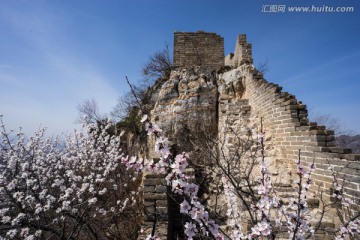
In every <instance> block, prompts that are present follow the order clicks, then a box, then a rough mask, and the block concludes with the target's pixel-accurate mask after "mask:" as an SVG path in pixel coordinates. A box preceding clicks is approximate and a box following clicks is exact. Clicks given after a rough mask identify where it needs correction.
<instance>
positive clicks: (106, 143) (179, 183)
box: [0, 115, 360, 240]
mask: <svg viewBox="0 0 360 240" xmlns="http://www.w3.org/2000/svg"><path fill="white" fill-rule="evenodd" d="M141 121H142V122H144V123H145V129H146V131H147V132H148V135H149V136H153V137H155V139H156V143H155V151H156V152H157V153H159V154H160V160H159V161H158V162H154V161H153V160H151V159H143V158H138V157H135V156H132V157H129V156H124V155H123V154H121V149H120V139H119V137H116V136H111V135H109V133H108V130H109V128H110V127H111V124H110V123H108V124H107V125H105V126H103V127H102V125H101V126H100V127H99V128H98V127H95V126H88V128H87V129H88V132H87V135H84V134H82V133H76V134H75V135H74V136H72V137H71V136H69V137H68V138H67V139H66V141H65V142H64V143H62V142H61V141H60V140H59V139H55V140H54V141H51V140H46V139H44V137H43V135H44V130H40V131H38V132H37V133H36V134H35V136H34V137H31V138H29V139H26V138H25V137H24V134H23V133H22V132H21V131H20V132H19V133H17V134H14V133H13V131H10V133H9V132H7V131H6V129H5V126H4V125H3V124H2V129H3V131H2V133H1V134H2V135H1V136H2V142H1V152H0V153H1V154H0V168H1V175H0V197H1V200H2V201H1V205H0V217H1V225H0V236H1V237H3V238H10V239H11V238H14V239H36V238H41V239H42V238H46V239H48V238H55V239H65V238H66V239H103V238H111V239H135V238H136V237H137V232H138V230H139V224H140V222H141V221H140V217H141V214H140V210H141V203H140V201H139V200H140V197H141V196H140V194H139V191H138V187H139V176H141V173H142V172H144V171H146V172H152V173H161V174H166V181H167V184H168V186H170V187H171V190H172V192H173V193H176V194H178V195H180V196H182V199H183V200H182V202H179V205H180V212H181V213H182V214H184V215H185V216H186V222H185V223H184V229H185V230H184V233H185V235H186V236H187V238H188V239H190V240H191V239H194V238H198V237H199V238H201V239H217V240H220V239H263V238H267V239H275V238H277V237H278V236H277V235H278V233H279V232H280V229H281V228H283V227H285V228H286V229H287V232H288V236H289V239H293V240H295V239H306V238H310V237H311V235H312V234H313V233H314V232H316V231H317V230H319V229H320V226H321V219H320V222H319V225H315V226H312V225H310V219H309V218H310V215H309V210H308V206H307V195H308V189H309V186H310V184H311V173H312V171H313V170H314V165H313V164H310V165H309V166H303V164H302V163H301V161H300V157H299V159H297V160H296V166H297V170H296V173H297V180H296V182H295V183H296V185H297V187H296V193H295V196H294V198H292V199H291V200H290V201H289V202H288V203H286V204H285V203H282V202H281V201H280V200H279V198H278V197H277V193H276V191H275V190H274V188H273V183H272V179H271V175H270V172H269V164H268V163H267V161H266V158H265V154H264V152H265V148H264V138H265V135H264V134H265V133H263V132H262V131H261V133H260V134H259V135H258V143H257V144H258V147H259V149H258V150H259V151H260V157H258V158H256V157H255V158H253V159H254V161H253V163H252V164H251V165H249V166H250V170H251V171H250V172H249V169H248V170H247V171H245V173H248V174H249V175H247V176H248V178H242V177H241V175H239V174H240V172H239V171H238V170H239V169H240V170H242V169H243V168H234V169H233V168H231V165H230V164H239V163H237V162H236V161H237V160H238V157H239V156H241V155H238V156H237V157H234V158H232V159H231V161H224V160H219V158H218V159H215V164H216V165H217V168H218V169H220V172H221V173H222V174H221V175H222V176H221V182H222V187H223V189H224V193H225V196H226V200H227V202H228V209H227V214H226V215H227V220H228V221H227V223H228V229H222V228H220V226H219V224H218V223H216V221H215V220H214V219H212V216H216V215H213V214H212V210H211V209H210V208H209V206H207V205H206V204H204V203H203V202H202V201H201V199H200V198H199V194H198V193H199V186H198V185H197V184H195V183H191V182H190V181H189V177H188V176H186V174H185V169H186V168H187V167H188V166H189V162H188V158H189V156H188V154H186V153H180V154H174V153H173V152H172V151H171V148H170V146H169V145H170V143H169V140H168V139H167V138H166V137H165V136H163V135H162V130H161V129H160V128H159V126H157V125H156V124H154V123H151V122H150V121H149V119H148V118H147V116H146V115H145V116H144V117H143V118H142V120H141ZM1 123H2V120H1ZM249 146H250V147H251V146H252V144H250V145H249ZM220 149H221V148H220ZM239 149H240V148H239ZM209 152H211V151H209ZM220 154H223V156H225V155H226V154H224V152H221V151H220ZM216 156H217V157H218V156H219V154H216ZM250 156H251V155H250ZM299 156H300V152H299ZM210 159H211V158H210ZM120 162H121V163H122V164H124V165H123V166H122V165H120V164H119V163H120ZM255 165H258V166H259V176H260V177H257V178H255V179H253V178H252V174H251V172H252V168H251V166H252V167H254V166H255ZM125 168H126V170H128V171H126V172H125ZM234 170H235V171H234ZM333 176H334V188H333V189H334V195H333V197H334V198H335V204H337V203H340V204H341V205H342V206H343V207H344V208H347V209H349V211H348V215H347V216H346V218H344V219H343V225H342V226H341V227H340V228H339V229H336V230H333V233H334V234H336V239H345V238H346V237H351V238H352V237H356V236H358V234H359V232H360V230H359V224H360V221H359V212H354V211H352V209H351V208H349V207H350V206H351V204H352V202H351V200H349V199H346V198H345V197H344V196H343V195H342V186H341V184H340V181H338V180H337V177H336V174H335V173H334V175H333ZM332 204H333V203H330V205H332ZM330 205H324V204H323V212H325V211H326V210H325V209H326V207H327V206H330ZM243 209H245V211H244V210H243ZM244 219H247V220H250V229H249V230H246V229H244V228H243V225H244V224H243V221H242V220H244ZM248 222H249V221H248ZM131 224H132V226H129V225H131ZM153 232H154V231H153ZM147 239H149V240H150V239H158V238H156V236H153V234H151V235H149V236H148V237H147Z"/></svg>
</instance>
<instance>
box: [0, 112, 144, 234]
mask: <svg viewBox="0 0 360 240" xmlns="http://www.w3.org/2000/svg"><path fill="white" fill-rule="evenodd" d="M110 126H111V123H110V122H108V123H107V124H106V126H103V127H101V126H100V127H99V128H98V127H96V126H93V125H86V126H85V129H87V133H85V134H84V133H81V132H75V134H74V135H69V136H67V137H66V139H65V141H62V140H60V139H59V138H56V139H54V140H51V139H45V137H44V133H45V130H44V129H41V130H39V131H37V132H36V133H35V136H33V137H30V138H26V137H25V135H24V133H23V132H22V131H21V129H20V131H19V132H18V133H15V132H14V131H10V132H8V131H7V130H6V128H5V126H4V124H3V121H2V119H1V128H2V132H1V145H0V147H1V149H0V171H1V173H0V199H1V200H0V221H1V223H0V238H6V239H104V238H111V239H136V236H137V232H138V231H139V229H140V224H141V211H142V204H141V201H140V199H141V198H140V197H141V196H140V194H139V191H138V187H139V185H140V180H139V175H138V173H136V172H133V171H126V170H125V167H124V166H122V165H121V164H120V163H119V161H118V159H119V158H120V157H121V156H122V151H121V149H120V137H119V136H110V135H109V134H108V129H109V128H110Z"/></svg>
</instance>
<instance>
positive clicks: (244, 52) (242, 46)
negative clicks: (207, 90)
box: [225, 34, 253, 68]
mask: <svg viewBox="0 0 360 240" xmlns="http://www.w3.org/2000/svg"><path fill="white" fill-rule="evenodd" d="M252 63H253V58H252V45H251V43H248V42H246V35H245V34H239V35H238V37H237V40H236V44H235V52H234V53H229V54H228V55H226V57H225V65H227V66H231V67H234V68H237V67H239V66H241V65H243V64H252Z"/></svg>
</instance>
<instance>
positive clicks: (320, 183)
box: [242, 68, 360, 203]
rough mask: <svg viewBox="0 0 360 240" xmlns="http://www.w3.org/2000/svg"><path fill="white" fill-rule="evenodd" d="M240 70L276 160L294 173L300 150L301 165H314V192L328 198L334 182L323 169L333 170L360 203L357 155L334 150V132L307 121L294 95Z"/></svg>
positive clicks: (300, 103) (304, 109) (304, 111)
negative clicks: (273, 148) (324, 194)
mask: <svg viewBox="0 0 360 240" xmlns="http://www.w3.org/2000/svg"><path fill="white" fill-rule="evenodd" d="M242 71H243V73H242V75H243V76H245V78H244V79H245V81H244V83H245V84H244V85H245V88H246V95H247V98H248V99H249V105H250V106H251V109H252V111H251V114H253V115H257V116H258V117H260V118H262V119H263V126H264V129H265V131H266V134H267V135H270V136H271V141H272V142H273V144H274V146H275V147H276V148H277V149H278V151H279V152H280V154H279V156H278V161H280V162H282V164H286V168H287V170H288V171H289V173H290V172H293V173H294V171H295V169H296V165H295V163H294V160H296V159H298V155H299V150H300V158H301V161H302V162H304V163H305V164H309V163H312V162H313V161H314V162H315V167H316V170H315V172H314V175H313V176H314V180H315V185H314V186H313V187H312V189H313V190H314V191H315V190H316V191H318V190H319V188H320V190H321V191H324V192H325V193H327V195H328V196H329V195H330V194H331V191H330V190H329V189H331V187H332V184H333V181H334V179H333V177H332V175H331V172H330V171H329V170H326V169H328V168H333V169H334V171H335V172H336V173H337V176H338V177H337V178H338V179H339V180H345V183H344V191H345V194H347V195H348V197H351V198H353V199H355V200H356V202H358V203H360V155H359V154H352V153H351V150H350V149H344V148H339V147H336V144H335V137H334V131H332V130H328V129H326V127H325V126H318V125H317V123H315V122H310V121H309V120H308V118H307V117H308V114H307V108H306V105H304V104H303V103H302V102H301V101H298V100H297V99H296V98H295V96H293V95H291V94H289V93H287V92H283V91H282V88H281V87H280V86H279V85H277V84H273V83H269V82H267V81H266V80H265V79H263V78H257V75H256V74H255V75H254V73H255V71H254V70H251V69H250V68H242ZM293 176H294V174H293Z"/></svg>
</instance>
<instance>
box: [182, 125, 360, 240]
mask: <svg viewBox="0 0 360 240" xmlns="http://www.w3.org/2000/svg"><path fill="white" fill-rule="evenodd" d="M206 132H207V131H201V132H200V133H197V132H196V133H193V136H195V140H194V141H193V144H194V146H195V147H196V148H195V150H194V151H193V153H192V154H191V155H190V160H189V164H190V165H191V166H195V167H196V168H197V169H200V170H198V171H204V172H205V173H203V174H201V176H204V177H203V178H202V179H200V180H198V182H208V183H209V184H208V186H207V188H208V190H207V194H205V196H204V197H203V198H205V199H206V200H207V208H208V209H209V212H210V214H211V215H212V216H214V217H215V219H216V220H217V222H223V224H224V225H227V228H224V229H225V231H223V234H224V235H225V236H226V237H227V238H229V239H257V238H261V237H265V238H268V239H276V238H279V237H286V236H288V237H289V239H306V238H310V237H312V236H313V235H314V234H317V233H324V232H326V233H327V234H331V235H333V236H334V238H335V237H337V239H343V238H344V237H345V236H350V237H353V238H355V237H356V236H357V235H356V234H359V232H360V229H359V217H360V212H359V211H358V209H357V208H356V206H355V204H354V202H353V201H352V200H351V199H349V198H347V197H345V196H344V195H343V192H344V191H343V188H344V184H346V183H344V182H343V183H342V184H340V182H341V181H339V180H338V179H337V175H338V174H337V172H335V171H333V178H334V179H333V187H332V189H334V193H333V196H332V198H333V199H331V200H329V199H326V198H325V197H324V194H323V192H318V193H314V192H310V191H309V189H310V186H311V185H312V184H313V179H312V172H313V171H314V170H315V165H314V164H313V163H310V164H308V165H304V164H303V162H301V152H300V151H299V155H298V159H294V161H295V165H296V169H295V174H294V175H293V176H292V182H293V185H292V186H291V185H290V184H289V187H292V188H293V190H294V192H292V193H290V195H292V196H291V197H289V196H286V198H285V199H284V198H282V197H281V195H280V193H279V192H277V190H276V189H277V188H279V187H281V184H280V183H279V182H278V180H279V179H276V178H274V177H273V176H272V174H271V166H270V161H271V158H269V157H267V155H266V147H265V132H263V131H262V129H260V130H259V133H256V131H254V130H252V129H247V130H245V131H244V132H241V133H239V132H236V131H235V130H233V129H230V128H229V129H223V130H222V132H223V134H224V133H225V132H228V133H230V136H231V137H232V138H235V140H234V139H233V140H232V144H231V146H232V150H231V151H229V149H228V148H227V147H226V142H225V141H226V139H227V138H228V137H226V136H221V134H220V135H219V136H214V135H209V134H206ZM196 136H201V137H200V138H198V139H196ZM314 194H315V195H316V196H317V198H318V199H319V200H320V204H319V205H320V206H319V207H320V209H319V210H318V211H311V209H310V207H309V206H308V205H309V204H308V201H309V199H310V196H313V195H314ZM287 195H288V194H287ZM224 203H226V205H225V204H224ZM224 206H226V207H224ZM329 212H332V213H334V212H336V213H337V215H338V216H337V217H338V218H339V220H340V221H341V223H342V227H340V228H336V229H334V228H326V227H324V225H323V222H324V219H325V215H327V214H329ZM315 214H316V216H315ZM335 215H336V214H335ZM315 217H316V218H315ZM224 219H225V221H224ZM315 220H316V221H315Z"/></svg>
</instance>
